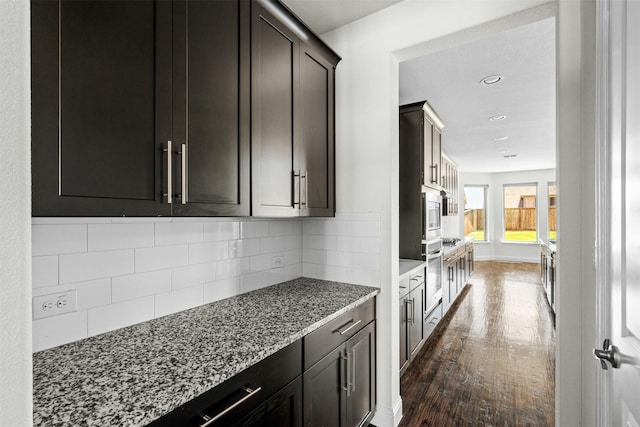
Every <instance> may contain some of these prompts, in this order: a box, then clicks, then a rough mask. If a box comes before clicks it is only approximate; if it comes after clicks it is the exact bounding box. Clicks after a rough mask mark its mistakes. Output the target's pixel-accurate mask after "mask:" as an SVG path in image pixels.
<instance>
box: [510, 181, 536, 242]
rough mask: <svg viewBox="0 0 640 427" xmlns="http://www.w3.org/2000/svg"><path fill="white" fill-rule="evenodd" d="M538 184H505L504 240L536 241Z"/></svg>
mask: <svg viewBox="0 0 640 427" xmlns="http://www.w3.org/2000/svg"><path fill="white" fill-rule="evenodd" d="M537 189H538V185H537V184H513V185H512V184H509V185H505V186H504V240H506V241H509V242H536V241H537V240H538V235H537V217H536V194H537Z"/></svg>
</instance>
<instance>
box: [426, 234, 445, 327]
mask: <svg viewBox="0 0 640 427" xmlns="http://www.w3.org/2000/svg"><path fill="white" fill-rule="evenodd" d="M425 252H426V258H427V277H426V280H425V286H426V292H425V301H424V304H423V307H424V312H425V315H427V314H428V313H430V312H431V311H432V310H433V309H434V308H436V307H437V306H438V304H440V302H441V301H442V240H440V239H436V240H432V241H429V242H427V243H426V251H425Z"/></svg>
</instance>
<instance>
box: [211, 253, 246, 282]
mask: <svg viewBox="0 0 640 427" xmlns="http://www.w3.org/2000/svg"><path fill="white" fill-rule="evenodd" d="M250 265H251V263H250V258H233V259H225V260H222V261H218V263H217V264H216V280H222V279H228V278H230V277H236V276H240V275H242V274H245V273H248V272H249V271H250Z"/></svg>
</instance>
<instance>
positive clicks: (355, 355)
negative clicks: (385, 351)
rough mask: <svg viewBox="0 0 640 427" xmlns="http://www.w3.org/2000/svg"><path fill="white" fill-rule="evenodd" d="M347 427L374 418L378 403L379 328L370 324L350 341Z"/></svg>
mask: <svg viewBox="0 0 640 427" xmlns="http://www.w3.org/2000/svg"><path fill="white" fill-rule="evenodd" d="M347 354H348V355H349V356H348V358H349V359H350V360H349V363H350V364H349V367H348V369H347V375H349V376H350V379H347V382H348V387H350V390H349V392H347V420H346V424H345V425H346V426H347V427H358V426H360V425H364V424H365V422H364V421H365V420H367V419H368V418H370V417H371V416H372V415H373V412H374V410H375V404H376V328H375V322H371V323H369V325H367V326H366V327H365V328H363V329H362V330H361V331H360V332H358V333H357V334H356V335H354V336H353V337H351V338H350V339H349V341H347Z"/></svg>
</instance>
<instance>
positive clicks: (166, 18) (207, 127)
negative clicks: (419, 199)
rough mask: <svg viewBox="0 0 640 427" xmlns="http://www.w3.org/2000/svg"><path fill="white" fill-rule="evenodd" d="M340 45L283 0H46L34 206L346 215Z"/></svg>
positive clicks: (38, 38) (39, 37)
mask: <svg viewBox="0 0 640 427" xmlns="http://www.w3.org/2000/svg"><path fill="white" fill-rule="evenodd" d="M275 16H277V17H278V19H276V18H275ZM301 40H304V42H302V41H301ZM339 59H340V58H339V57H338V56H337V55H336V54H335V53H334V52H333V51H331V50H330V49H329V48H328V47H326V45H324V44H323V43H322V42H321V41H320V40H319V39H318V38H317V37H316V36H315V35H314V34H313V33H312V32H310V31H309V30H308V29H307V28H306V27H305V26H304V24H302V23H301V22H300V21H299V20H297V18H295V16H294V15H293V14H291V13H290V12H289V10H288V9H286V7H285V6H283V5H282V4H281V3H279V2H277V1H275V0H259V1H251V2H246V1H236V0H215V1H182V0H175V1H172V2H169V1H157V2H154V1H126V2H119V1H103V2H98V1H58V2H55V1H40V0H34V1H33V2H32V87H33V91H32V114H33V119H32V120H33V136H32V153H33V154H32V155H33V168H32V170H33V173H32V176H33V215H34V216H123V215H124V216H156V215H177V216H248V215H256V216H298V215H309V216H312V215H313V216H330V215H333V214H334V211H335V207H334V193H335V191H334V187H335V183H334V70H335V65H336V64H337V62H338V61H339Z"/></svg>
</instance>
